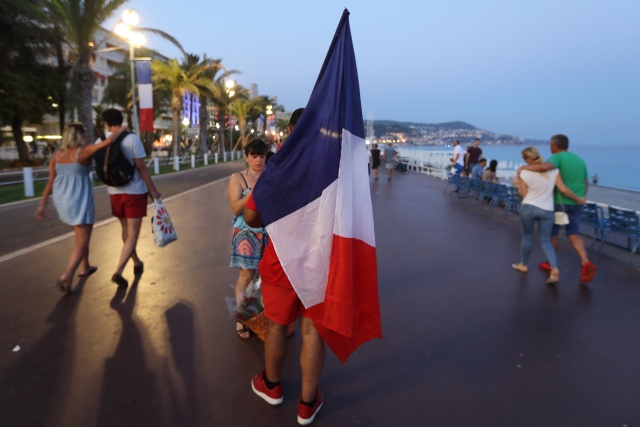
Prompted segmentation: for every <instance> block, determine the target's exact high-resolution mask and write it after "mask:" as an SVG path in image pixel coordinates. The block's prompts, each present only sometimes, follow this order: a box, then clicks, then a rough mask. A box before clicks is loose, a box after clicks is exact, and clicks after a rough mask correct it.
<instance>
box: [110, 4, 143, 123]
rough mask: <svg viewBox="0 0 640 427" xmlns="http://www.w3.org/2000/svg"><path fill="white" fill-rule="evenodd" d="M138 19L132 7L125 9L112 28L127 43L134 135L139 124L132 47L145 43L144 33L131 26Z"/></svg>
mask: <svg viewBox="0 0 640 427" xmlns="http://www.w3.org/2000/svg"><path fill="white" fill-rule="evenodd" d="M139 21H140V17H139V16H138V13H137V12H136V11H135V10H133V9H127V10H125V11H124V12H122V22H119V23H118V25H116V27H115V28H114V32H115V33H116V34H117V35H119V36H120V37H122V38H123V39H125V40H126V41H127V43H129V64H130V67H131V103H132V105H131V108H132V110H133V129H134V132H135V133H136V135H140V126H139V124H138V109H137V107H136V79H135V74H134V63H133V61H134V56H133V49H134V47H135V46H138V47H140V46H142V45H143V44H144V43H145V38H144V35H143V34H141V33H136V32H135V31H133V26H134V25H136V24H137V23H138V22H139Z"/></svg>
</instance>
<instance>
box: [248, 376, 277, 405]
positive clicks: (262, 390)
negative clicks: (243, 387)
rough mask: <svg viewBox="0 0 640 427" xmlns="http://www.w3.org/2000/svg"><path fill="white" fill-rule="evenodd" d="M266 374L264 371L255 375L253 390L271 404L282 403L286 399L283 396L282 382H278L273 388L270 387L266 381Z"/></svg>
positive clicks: (252, 381) (252, 382)
mask: <svg viewBox="0 0 640 427" xmlns="http://www.w3.org/2000/svg"><path fill="white" fill-rule="evenodd" d="M264 375H265V373H264V372H262V374H257V375H254V376H253V379H252V380H251V388H252V389H253V392H254V393H255V394H257V395H258V396H260V397H261V398H263V399H264V400H265V401H266V402H267V403H268V404H269V405H280V404H281V403H282V401H283V400H284V399H283V398H282V384H278V385H277V386H275V387H274V388H273V389H270V388H269V387H267V384H266V383H265V382H264Z"/></svg>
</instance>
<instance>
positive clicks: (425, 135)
mask: <svg viewBox="0 0 640 427" xmlns="http://www.w3.org/2000/svg"><path fill="white" fill-rule="evenodd" d="M367 128H368V129H373V134H374V135H373V136H372V135H370V134H368V135H367V138H371V139H373V140H374V141H375V142H378V143H380V142H386V141H389V140H391V141H393V142H397V143H406V144H414V145H451V144H452V143H453V141H454V140H456V139H458V140H460V142H461V143H463V144H465V143H470V142H472V141H473V140H474V139H475V138H479V139H480V141H482V144H483V145H524V144H539V143H543V142H544V141H537V140H528V139H525V138H522V137H519V136H514V135H505V134H500V133H494V132H490V131H487V130H484V129H479V128H477V127H475V126H473V125H470V124H469V123H465V122H460V121H456V122H446V123H431V124H426V123H413V122H397V121H392V120H375V121H374V122H373V127H371V126H370V125H369V126H367Z"/></svg>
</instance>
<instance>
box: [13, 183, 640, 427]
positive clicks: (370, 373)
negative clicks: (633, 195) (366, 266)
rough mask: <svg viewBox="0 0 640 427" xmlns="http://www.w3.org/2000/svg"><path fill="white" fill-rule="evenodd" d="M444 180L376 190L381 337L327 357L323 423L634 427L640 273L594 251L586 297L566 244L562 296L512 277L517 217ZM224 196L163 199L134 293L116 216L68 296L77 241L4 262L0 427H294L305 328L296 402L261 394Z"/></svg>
mask: <svg viewBox="0 0 640 427" xmlns="http://www.w3.org/2000/svg"><path fill="white" fill-rule="evenodd" d="M381 176H382V175H381ZM187 178H188V177H187ZM187 178H184V177H181V178H176V179H187ZM166 179H168V178H166ZM164 185H167V186H168V185H169V184H168V183H166V184H165V183H163V186H160V189H161V190H162V189H163V187H164ZM445 185H446V184H445V183H444V182H442V181H438V180H435V179H431V178H428V177H426V176H423V175H419V174H407V175H394V179H393V181H391V182H387V181H386V180H385V179H384V178H382V179H381V180H380V181H375V182H372V184H371V192H372V200H373V212H374V219H375V227H376V244H377V251H378V273H379V291H380V303H381V312H382V323H383V338H382V339H378V340H374V341H371V342H369V343H366V344H365V345H363V346H362V347H361V348H360V349H358V351H357V352H356V353H355V354H353V355H352V356H351V358H350V359H349V360H348V361H347V363H346V364H345V365H342V364H340V362H339V361H338V360H337V358H335V357H334V356H333V355H332V354H330V353H328V356H327V361H326V364H325V369H324V374H323V378H322V382H321V387H322V389H323V392H324V395H325V405H324V407H323V409H322V411H321V412H320V413H319V415H318V417H317V418H316V421H315V422H314V425H318V426H390V425H403V426H404V425H411V426H413V425H417V426H423V425H426V426H437V427H440V426H479V427H483V426H487V427H489V426H491V427H496V426H505V427H507V426H509V427H512V426H519V427H529V426H530V427H539V426H581V427H584V426H587V427H590V426H593V427H596V426H629V427H631V426H638V425H640V405H638V396H639V395H640V369H639V368H638V360H639V356H640V328H638V324H640V308H639V307H640V305H639V302H640V286H638V285H639V280H638V278H639V273H638V272H637V271H636V270H635V269H634V268H632V267H630V266H627V265H625V264H623V263H620V262H617V261H614V260H611V259H609V258H604V257H600V256H597V255H593V256H592V258H593V261H594V262H595V263H597V264H598V267H599V270H598V274H597V276H596V279H595V280H594V282H593V283H591V284H589V285H588V286H580V285H579V284H578V276H579V265H578V260H577V257H576V255H575V253H574V252H573V251H572V250H571V249H570V248H569V246H568V244H567V242H566V241H561V249H560V251H559V262H560V268H561V281H560V283H559V284H558V285H557V286H547V285H546V284H545V279H546V277H545V275H544V274H543V273H542V272H540V271H538V270H537V269H536V268H532V269H531V270H530V272H529V273H528V274H526V275H524V274H521V273H518V272H515V271H513V270H512V269H511V268H510V264H511V263H513V262H516V261H518V259H519V245H520V230H519V225H518V222H517V219H516V217H515V216H510V217H508V218H506V219H505V218H503V217H502V216H501V215H500V214H498V213H497V212H495V211H494V212H488V211H487V210H486V209H484V208H483V207H480V206H475V204H468V203H466V201H465V200H463V199H458V198H457V197H451V196H445V195H443V189H444V186H445ZM189 187H191V188H193V187H196V186H189ZM225 193H226V180H225V179H222V180H218V179H212V182H210V183H209V184H207V185H204V186H200V187H199V188H196V189H195V190H194V191H189V192H187V193H185V194H183V195H179V194H176V195H175V197H166V200H165V202H166V205H167V208H168V210H169V212H170V214H171V217H172V219H173V221H174V223H175V225H176V228H177V232H178V236H179V240H178V241H177V242H174V243H172V244H170V245H169V246H167V247H165V248H157V247H155V246H154V245H153V241H152V235H151V230H150V226H149V227H147V226H144V227H143V232H142V236H141V239H140V244H139V253H140V256H141V258H142V259H143V260H144V261H145V272H144V274H143V275H142V277H141V278H140V279H139V280H137V281H135V282H134V283H133V284H131V285H130V286H129V288H128V289H118V288H116V287H115V286H114V285H113V284H112V283H110V281H109V278H110V276H111V273H112V272H113V269H114V268H115V264H116V259H117V254H118V253H119V250H120V245H121V243H120V229H119V225H118V224H117V223H115V222H110V223H104V224H103V225H102V226H100V227H98V228H96V229H95V231H94V235H93V239H92V244H91V260H92V263H93V264H96V265H98V266H99V270H98V272H97V273H96V274H94V275H93V276H91V277H90V278H88V279H86V280H84V281H80V282H78V283H76V284H75V287H76V292H75V293H74V294H72V295H69V296H64V295H62V294H61V293H60V292H59V291H58V290H57V289H56V288H55V286H54V282H55V279H56V277H57V276H58V275H59V274H60V271H61V269H62V268H63V266H64V265H65V264H66V261H67V258H68V255H69V251H70V250H71V248H72V245H73V241H72V239H70V238H67V239H64V240H62V241H59V242H56V243H53V244H51V245H48V246H44V247H42V248H40V249H37V250H34V251H32V252H28V253H26V254H24V255H20V256H16V257H13V258H10V259H5V260H4V261H3V262H0V277H2V283H1V285H0V302H1V304H2V310H0V396H1V399H0V425H2V426H83V427H85V426H234V427H235V426H240V427H242V426H252V427H253V426H292V425H296V422H295V418H296V409H297V400H298V395H299V381H300V372H299V367H298V350H299V348H300V334H299V332H297V331H296V333H294V335H293V336H292V338H291V339H290V340H289V350H290V353H289V356H288V358H287V360H286V363H285V370H284V373H283V386H284V394H285V402H284V404H283V405H282V406H281V407H271V406H269V405H267V404H266V403H265V402H264V401H262V400H261V399H260V398H258V397H257V396H255V395H254V394H253V392H252V391H251V388H250V379H251V376H252V375H253V374H254V373H257V372H260V371H261V370H262V367H263V346H262V342H261V341H260V340H259V339H258V338H256V337H252V338H251V339H250V340H247V341H243V340H241V339H239V338H238V337H237V336H236V333H235V331H234V325H233V320H232V318H231V317H230V316H229V314H228V312H227V309H226V306H225V301H224V298H225V296H231V295H232V294H233V291H232V288H231V285H232V284H233V283H234V282H235V279H236V277H237V271H236V270H234V269H231V268H229V267H228V256H229V247H230V245H229V241H230V238H231V213H230V209H229V207H228V200H227V197H226V194H225ZM100 197H106V196H100ZM31 218H32V217H31V216H30V217H27V218H24V219H23V220H24V221H27V222H28V221H32V219H31ZM541 259H542V253H541V250H540V248H539V247H537V246H536V248H535V249H534V253H533V257H532V261H533V262H537V261H538V260H541ZM532 267H534V266H533V265H532ZM125 277H127V278H128V279H130V280H132V279H133V273H132V267H131V265H129V266H127V269H126V271H125ZM16 346H20V350H19V351H15V352H14V351H13V349H14V348H16Z"/></svg>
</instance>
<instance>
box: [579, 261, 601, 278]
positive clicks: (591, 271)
mask: <svg viewBox="0 0 640 427" xmlns="http://www.w3.org/2000/svg"><path fill="white" fill-rule="evenodd" d="M597 269H598V267H596V265H595V264H591V263H590V262H588V261H587V263H586V264H584V265H583V266H582V271H581V272H580V283H589V282H590V281H592V280H593V276H595V275H596V270H597Z"/></svg>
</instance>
